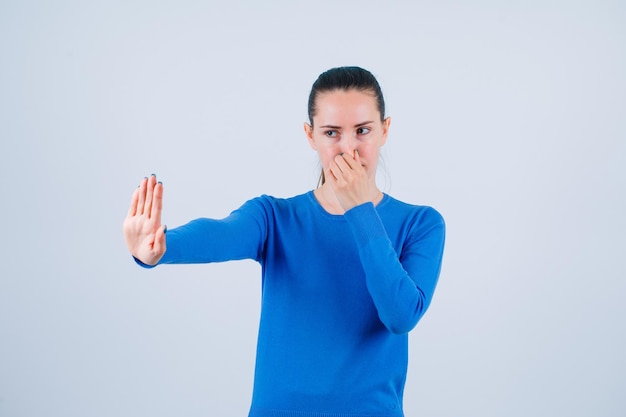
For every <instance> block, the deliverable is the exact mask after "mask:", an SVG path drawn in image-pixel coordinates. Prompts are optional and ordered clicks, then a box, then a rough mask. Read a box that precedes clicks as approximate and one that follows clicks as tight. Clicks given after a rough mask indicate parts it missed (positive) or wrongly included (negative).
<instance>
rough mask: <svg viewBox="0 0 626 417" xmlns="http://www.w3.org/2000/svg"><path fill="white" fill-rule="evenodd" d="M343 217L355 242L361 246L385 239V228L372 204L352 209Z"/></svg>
mask: <svg viewBox="0 0 626 417" xmlns="http://www.w3.org/2000/svg"><path fill="white" fill-rule="evenodd" d="M344 217H345V218H346V220H347V221H348V224H350V227H351V228H352V232H353V233H354V236H355V237H356V240H357V242H359V243H361V244H363V243H367V242H369V241H371V240H373V239H378V238H384V237H387V231H386V230H385V226H384V225H383V222H382V220H381V219H380V216H379V215H378V212H377V211H376V207H374V204H373V203H372V202H368V203H365V204H361V205H360V206H356V207H353V208H352V209H350V210H348V211H346V213H345V215H344Z"/></svg>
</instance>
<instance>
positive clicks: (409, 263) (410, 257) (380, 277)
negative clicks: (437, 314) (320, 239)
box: [345, 203, 445, 334]
mask: <svg viewBox="0 0 626 417" xmlns="http://www.w3.org/2000/svg"><path fill="white" fill-rule="evenodd" d="M345 218H346V219H347V221H348V223H349V224H350V226H351V229H352V232H353V235H354V238H355V240H356V243H357V246H358V250H359V256H360V259H361V264H362V266H363V269H364V271H365V277H366V284H367V288H368V291H369V293H370V295H371V297H372V300H373V301H374V305H375V306H376V308H377V310H378V316H379V318H380V320H381V321H382V322H383V324H384V325H385V326H386V327H387V329H388V330H389V331H391V332H393V333H395V334H403V333H407V332H409V331H410V330H412V329H413V328H414V327H415V325H416V324H417V323H418V321H419V320H420V318H421V317H422V316H423V314H424V313H425V312H426V309H427V308H428V306H429V305H430V301H431V299H432V296H433V293H434V291H435V286H436V284H437V280H438V278H439V272H440V269H441V260H442V256H443V246H444V239H445V224H444V221H443V218H442V217H441V215H440V214H439V213H438V212H437V211H436V210H434V209H433V208H430V207H424V208H422V210H420V211H419V213H418V214H417V216H416V217H415V219H413V223H412V224H411V225H410V226H409V230H408V235H407V236H406V238H405V241H404V242H403V243H402V248H401V251H400V253H396V251H395V249H394V247H393V244H392V242H391V240H390V239H389V237H388V235H387V232H386V230H385V227H384V225H383V222H382V220H381V218H380V216H379V215H378V212H377V211H376V209H375V207H374V205H373V204H372V203H366V204H362V205H360V206H357V207H354V208H353V209H351V210H349V211H348V212H346V213H345Z"/></svg>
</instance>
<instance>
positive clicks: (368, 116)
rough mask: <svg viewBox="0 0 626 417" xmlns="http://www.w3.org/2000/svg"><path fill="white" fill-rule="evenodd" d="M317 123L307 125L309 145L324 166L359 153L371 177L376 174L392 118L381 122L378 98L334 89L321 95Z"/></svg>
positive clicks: (305, 128) (367, 94)
mask: <svg viewBox="0 0 626 417" xmlns="http://www.w3.org/2000/svg"><path fill="white" fill-rule="evenodd" d="M315 107H316V113H315V116H313V126H311V125H309V124H308V123H305V124H304V130H305V132H306V135H307V138H308V139H309V144H310V145H311V147H312V148H313V149H314V150H316V151H317V153H318V155H319V158H320V163H321V164H322V169H324V170H326V169H327V168H328V166H329V165H330V163H331V161H332V160H333V159H334V158H335V156H337V155H339V154H342V153H347V154H349V155H352V156H354V152H355V150H356V151H357V152H358V154H359V157H360V160H361V164H362V165H363V167H364V168H365V170H366V172H367V175H368V178H370V179H371V180H372V181H374V180H375V177H376V166H377V165H378V156H379V154H380V147H381V146H383V145H384V144H385V142H386V140H387V132H388V130H389V123H390V122H391V120H390V119H389V118H386V119H385V120H384V121H381V120H380V119H381V115H380V112H379V111H378V106H377V103H376V98H375V97H374V96H373V95H372V94H370V93H368V92H363V91H358V90H354V89H351V90H334V91H329V92H325V93H320V94H318V96H317V99H316V102H315Z"/></svg>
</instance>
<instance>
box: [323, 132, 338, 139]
mask: <svg viewBox="0 0 626 417" xmlns="http://www.w3.org/2000/svg"><path fill="white" fill-rule="evenodd" d="M324 134H325V135H326V136H328V137H329V138H336V137H337V131H336V130H327V131H326V132H324Z"/></svg>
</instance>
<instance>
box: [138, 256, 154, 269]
mask: <svg viewBox="0 0 626 417" xmlns="http://www.w3.org/2000/svg"><path fill="white" fill-rule="evenodd" d="M133 259H134V260H135V262H137V265H139V266H140V267H142V268H146V269H151V268H154V267H155V266H157V265H158V264H155V265H148V264H144V263H143V262H141V261H140V260H139V259H137V258H135V257H134V256H133Z"/></svg>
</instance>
